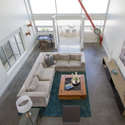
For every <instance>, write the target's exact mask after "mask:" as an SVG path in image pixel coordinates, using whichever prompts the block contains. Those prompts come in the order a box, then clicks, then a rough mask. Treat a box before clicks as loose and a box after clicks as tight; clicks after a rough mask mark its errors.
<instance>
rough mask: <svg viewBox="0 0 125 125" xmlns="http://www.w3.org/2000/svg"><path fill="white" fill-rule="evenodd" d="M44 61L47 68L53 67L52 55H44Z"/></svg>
mask: <svg viewBox="0 0 125 125" xmlns="http://www.w3.org/2000/svg"><path fill="white" fill-rule="evenodd" d="M44 60H45V63H46V65H47V67H49V66H51V65H54V59H53V55H46V56H45V58H44Z"/></svg>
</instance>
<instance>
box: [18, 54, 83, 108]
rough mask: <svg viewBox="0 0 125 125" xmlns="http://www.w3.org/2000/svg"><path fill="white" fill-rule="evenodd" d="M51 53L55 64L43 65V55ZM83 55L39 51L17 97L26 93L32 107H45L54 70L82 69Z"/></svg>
mask: <svg viewBox="0 0 125 125" xmlns="http://www.w3.org/2000/svg"><path fill="white" fill-rule="evenodd" d="M46 54H51V55H53V57H54V59H55V60H56V64H55V65H52V66H50V67H47V68H46V67H44V66H43V62H44V56H45V55H46ZM84 70H85V57H84V54H83V53H78V54H63V53H56V52H53V53H40V54H39V56H38V58H37V59H36V61H35V63H34V65H33V67H32V69H31V71H30V73H29V75H28V77H27V79H26V80H25V82H24V84H23V86H22V88H21V90H20V91H19V93H18V95H17V97H19V96H22V95H28V96H29V97H30V98H31V100H32V102H33V107H46V106H47V105H48V102H49V97H50V92H51V88H52V83H53V78H54V74H55V71H84Z"/></svg>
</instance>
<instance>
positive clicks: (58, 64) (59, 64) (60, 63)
mask: <svg viewBox="0 0 125 125" xmlns="http://www.w3.org/2000/svg"><path fill="white" fill-rule="evenodd" d="M56 67H69V61H63V60H58V61H57V62H56Z"/></svg>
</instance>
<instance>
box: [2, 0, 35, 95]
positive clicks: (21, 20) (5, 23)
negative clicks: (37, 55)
mask: <svg viewBox="0 0 125 125" xmlns="http://www.w3.org/2000/svg"><path fill="white" fill-rule="evenodd" d="M27 23H29V20H28V16H27V11H26V8H25V4H24V0H11V1H10V0H0V44H1V42H6V41H2V40H3V39H5V38H6V37H7V36H8V35H9V34H11V33H12V32H14V31H15V30H16V29H18V28H19V27H23V28H24V33H23V35H24V44H25V46H26V52H25V53H24V54H23V55H22V57H21V58H20V59H19V60H18V61H17V62H16V63H15V64H14V66H13V67H12V68H11V69H10V71H9V72H6V71H5V69H4V67H3V65H2V63H1V62H0V96H1V95H2V94H3V92H4V91H5V89H6V88H7V86H8V85H9V83H10V82H11V80H12V79H13V78H14V76H15V75H16V73H17V72H18V71H19V69H20V68H21V66H22V65H23V63H24V62H25V60H26V59H27V57H28V56H29V54H30V53H31V51H32V49H33V47H34V46H35V42H34V38H35V34H34V33H32V37H27V36H26V35H25V31H26V30H27V29H26V24H27ZM28 30H30V29H28Z"/></svg>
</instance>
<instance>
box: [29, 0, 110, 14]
mask: <svg viewBox="0 0 125 125" xmlns="http://www.w3.org/2000/svg"><path fill="white" fill-rule="evenodd" d="M108 1H109V0H82V2H83V4H84V6H85V8H86V9H87V11H88V13H106V8H107V4H108ZM30 3H31V8H32V12H33V14H55V13H56V6H55V0H30ZM56 3H57V13H59V14H66V13H71V14H78V13H81V7H80V5H79V3H78V0H56Z"/></svg>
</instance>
